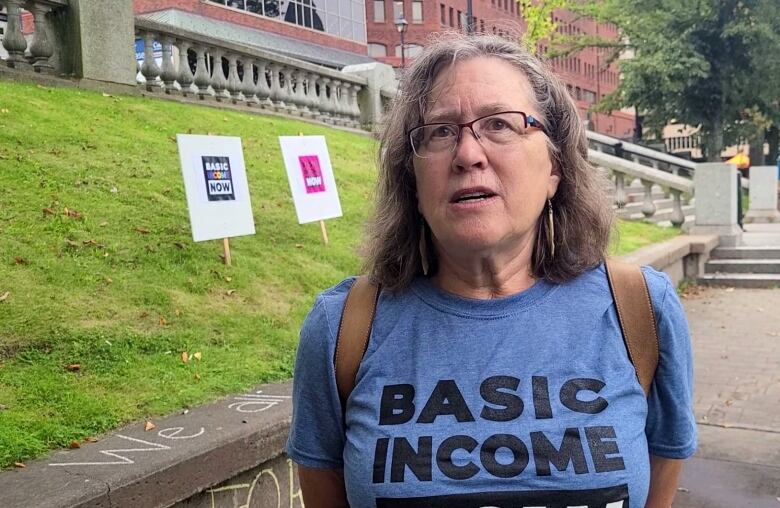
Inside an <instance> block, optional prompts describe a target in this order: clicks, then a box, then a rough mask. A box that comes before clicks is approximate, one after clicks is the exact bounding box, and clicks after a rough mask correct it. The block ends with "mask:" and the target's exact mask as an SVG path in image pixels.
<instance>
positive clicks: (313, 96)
mask: <svg viewBox="0 0 780 508" xmlns="http://www.w3.org/2000/svg"><path fill="white" fill-rule="evenodd" d="M317 81H319V77H318V76H317V75H316V74H314V73H313V72H309V73H308V74H306V98H307V99H308V102H307V104H308V106H309V117H310V118H317V117H318V116H319V115H320V98H319V97H318V96H317Z"/></svg>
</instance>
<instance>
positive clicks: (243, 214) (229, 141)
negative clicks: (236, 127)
mask: <svg viewBox="0 0 780 508" xmlns="http://www.w3.org/2000/svg"><path fill="white" fill-rule="evenodd" d="M176 141H177V142H178V144H179V158H180V159H181V172H182V176H183V177H184V188H185V191H186V193H187V206H188V208H189V212H190V225H191V226H192V239H193V240H194V241H196V242H202V241H205V240H216V239H219V238H230V237H233V236H245V235H253V234H255V221H254V218H253V217H252V203H251V202H250V199H249V185H248V183H247V178H246V167H245V166H244V152H243V150H242V149H241V138H234V137H223V136H196V135H190V134H179V135H177V136H176Z"/></svg>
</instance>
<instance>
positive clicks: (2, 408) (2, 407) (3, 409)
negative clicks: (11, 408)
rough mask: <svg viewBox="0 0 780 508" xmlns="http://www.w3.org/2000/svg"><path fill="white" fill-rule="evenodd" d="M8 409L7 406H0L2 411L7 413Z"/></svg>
mask: <svg viewBox="0 0 780 508" xmlns="http://www.w3.org/2000/svg"><path fill="white" fill-rule="evenodd" d="M6 409H8V406H6V405H5V404H0V411H5V410H6Z"/></svg>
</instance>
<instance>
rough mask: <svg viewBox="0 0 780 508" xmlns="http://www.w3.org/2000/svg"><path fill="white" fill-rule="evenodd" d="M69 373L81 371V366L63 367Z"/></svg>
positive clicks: (72, 364) (74, 364)
mask: <svg viewBox="0 0 780 508" xmlns="http://www.w3.org/2000/svg"><path fill="white" fill-rule="evenodd" d="M65 368H66V369H68V370H69V371H71V372H76V371H77V370H81V364H80V363H71V364H70V365H68V366H67V367H65Z"/></svg>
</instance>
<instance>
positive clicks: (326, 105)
mask: <svg viewBox="0 0 780 508" xmlns="http://www.w3.org/2000/svg"><path fill="white" fill-rule="evenodd" d="M331 81H333V80H331V79H330V78H327V77H322V78H320V111H321V112H322V115H321V116H320V120H322V121H323V122H327V123H331V122H332V121H333V117H332V116H331V112H332V111H333V105H332V102H331V98H330V96H329V95H328V92H330V94H331V95H333V88H332V85H331Z"/></svg>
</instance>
